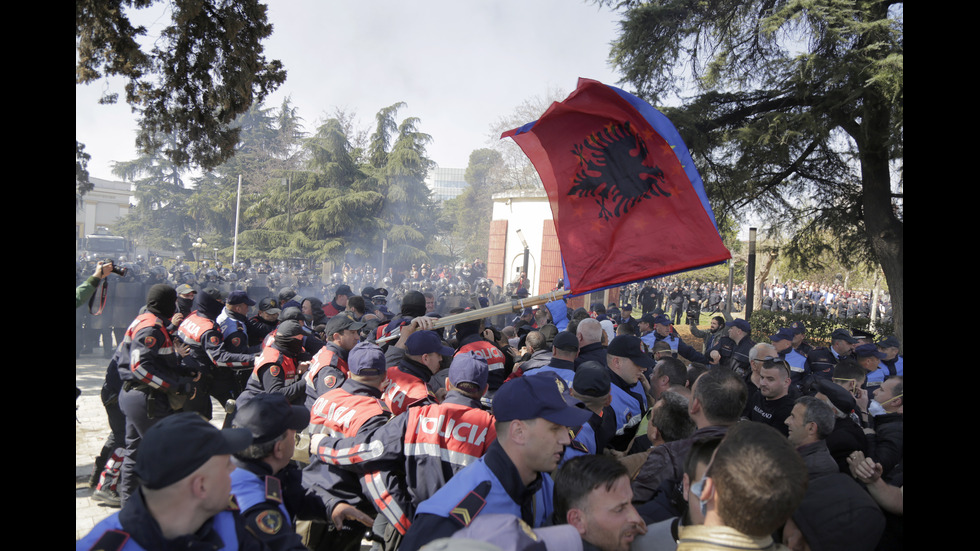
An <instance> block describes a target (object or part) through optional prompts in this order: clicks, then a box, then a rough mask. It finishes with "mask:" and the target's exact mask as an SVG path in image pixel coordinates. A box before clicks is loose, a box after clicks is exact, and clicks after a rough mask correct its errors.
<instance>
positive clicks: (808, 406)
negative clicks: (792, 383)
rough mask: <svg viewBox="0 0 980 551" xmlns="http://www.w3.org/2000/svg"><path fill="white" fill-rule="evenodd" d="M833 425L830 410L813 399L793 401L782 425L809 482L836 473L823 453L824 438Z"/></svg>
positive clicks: (824, 446)
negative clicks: (799, 458) (800, 460)
mask: <svg viewBox="0 0 980 551" xmlns="http://www.w3.org/2000/svg"><path fill="white" fill-rule="evenodd" d="M834 422H835V418H834V410H833V408H831V407H830V405H829V404H827V403H826V402H824V401H823V400H821V399H819V398H816V397H813V396H803V397H800V398H799V399H797V400H796V403H795V404H794V405H793V411H792V413H790V415H789V417H787V418H786V420H785V421H784V423H785V424H786V426H787V427H788V428H789V436H788V438H789V443H790V444H793V446H794V447H795V448H796V451H797V452H799V454H800V456H802V457H803V462H804V463H806V470H807V473H808V475H809V477H810V480H813V479H814V478H818V477H821V476H824V475H828V474H834V473H839V472H840V469H839V468H838V466H837V462H836V461H834V458H833V456H831V455H830V451H829V450H828V449H827V436H828V435H830V433H831V432H832V431H833V430H834Z"/></svg>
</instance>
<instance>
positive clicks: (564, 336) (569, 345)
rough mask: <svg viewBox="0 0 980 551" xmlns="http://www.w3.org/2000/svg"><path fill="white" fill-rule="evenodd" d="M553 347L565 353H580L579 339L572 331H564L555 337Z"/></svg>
mask: <svg viewBox="0 0 980 551" xmlns="http://www.w3.org/2000/svg"><path fill="white" fill-rule="evenodd" d="M551 346H552V347H554V348H557V349H558V350H564V351H565V352H578V337H576V336H575V333H572V332H571V331H562V332H560V333H558V334H557V335H555V340H554V341H552V343H551Z"/></svg>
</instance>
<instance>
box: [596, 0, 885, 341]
mask: <svg viewBox="0 0 980 551" xmlns="http://www.w3.org/2000/svg"><path fill="white" fill-rule="evenodd" d="M600 3H603V4H615V7H616V8H617V9H619V10H621V11H622V13H623V16H624V20H623V22H622V33H621V35H620V37H619V38H618V39H617V40H616V41H615V42H614V44H613V49H612V54H611V58H612V60H613V62H614V64H615V65H616V66H617V67H618V68H619V69H621V70H622V72H623V75H624V80H625V81H626V82H627V83H629V84H631V85H633V86H634V87H635V89H636V90H637V91H638V93H639V95H641V96H643V97H644V98H645V99H647V100H648V101H650V102H651V103H653V104H655V105H657V104H664V103H667V102H671V101H676V100H677V99H680V100H681V103H682V105H681V106H680V107H676V108H663V109H662V110H663V111H664V112H665V114H667V116H668V117H669V118H670V119H671V120H672V121H673V122H674V123H675V125H677V127H678V129H679V130H680V132H681V134H682V135H683V136H684V139H685V141H686V143H687V145H688V147H689V148H690V149H691V151H692V153H693V154H694V156H695V162H696V163H697V164H698V167H699V169H700V170H701V172H702V175H703V177H704V180H705V184H706V190H707V192H708V196H709V197H710V198H711V200H712V203H713V208H714V209H715V212H716V214H718V215H719V216H721V217H731V218H733V219H736V220H743V221H744V220H745V219H746V218H747V216H748V215H749V214H756V215H759V216H762V217H764V219H765V220H766V222H767V225H768V226H769V229H770V231H771V233H772V234H778V235H780V236H783V237H787V238H788V241H789V245H788V247H787V248H786V249H785V251H784V252H785V253H787V254H788V255H789V256H790V257H791V258H793V259H794V260H795V261H796V264H797V265H799V266H801V267H803V268H804V269H805V268H807V267H809V268H815V267H816V266H817V265H819V260H820V259H821V258H824V256H822V255H826V254H832V255H833V257H834V258H835V259H836V260H837V261H839V262H840V263H841V264H843V265H845V266H858V265H862V264H864V265H870V266H873V265H876V264H877V265H879V266H880V267H881V269H882V271H883V273H884V274H885V277H886V278H887V281H888V287H889V289H890V292H891V295H892V299H893V303H894V306H895V319H896V326H897V330H898V332H899V336H900V337H901V334H900V333H901V331H902V319H903V318H902V301H903V300H902V299H903V290H902V287H903V280H904V272H903V254H904V253H903V251H904V246H903V231H904V230H903V228H904V222H903V213H902V188H903V182H902V176H901V175H902V159H903V130H904V123H903V102H904V85H903V55H904V35H903V6H902V3H901V2H892V1H873V0H863V1H856V2H841V1H839V0H808V1H800V0H749V1H745V0H707V1H706V0H661V1H655V2H640V1H637V0H626V1H623V2H619V3H613V2H600ZM680 94H684V97H683V98H680V97H679V96H680Z"/></svg>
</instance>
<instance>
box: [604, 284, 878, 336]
mask: <svg viewBox="0 0 980 551" xmlns="http://www.w3.org/2000/svg"><path fill="white" fill-rule="evenodd" d="M761 292H762V297H761V301H760V305H759V307H760V309H762V310H765V311H771V312H789V313H793V314H803V315H808V316H812V317H815V318H827V319H831V320H843V319H851V318H870V317H872V313H873V312H872V310H876V311H875V312H874V314H875V317H876V318H877V319H878V320H881V322H882V323H883V324H886V325H891V323H892V322H893V312H892V306H891V301H890V299H889V296H888V294H887V293H880V294H879V296H878V301H877V303H875V300H874V297H873V296H872V293H870V292H869V291H867V290H854V289H846V288H845V287H844V286H843V285H842V284H839V283H836V284H831V285H827V284H819V283H814V282H810V281H806V280H803V281H794V282H784V283H778V284H763V285H762V288H761ZM621 296H622V297H623V298H622V301H621V303H622V304H630V305H632V306H633V307H636V308H642V309H643V311H645V312H652V311H654V310H658V309H659V310H662V311H663V312H665V313H666V314H667V315H668V316H669V317H670V319H671V320H672V321H673V322H674V323H675V324H680V323H681V322H682V321H681V320H682V317H686V319H687V320H697V319H699V316H700V314H701V312H702V311H703V312H706V313H711V314H715V313H719V312H723V311H732V312H742V311H744V309H745V299H746V294H745V288H744V286H743V285H733V286H732V291H731V303H732V304H731V308H730V309H729V308H727V302H728V301H729V298H728V289H727V287H726V285H725V284H723V283H718V282H701V281H699V280H697V279H691V278H680V277H668V278H662V279H657V280H647V281H645V282H642V283H632V284H630V285H627V286H626V287H624V288H623V290H622V295H621ZM688 323H689V321H688Z"/></svg>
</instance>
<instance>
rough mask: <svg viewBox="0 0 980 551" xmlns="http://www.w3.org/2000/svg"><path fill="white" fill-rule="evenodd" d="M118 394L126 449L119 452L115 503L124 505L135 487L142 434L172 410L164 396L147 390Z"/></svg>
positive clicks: (124, 391) (126, 391) (136, 485)
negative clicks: (124, 422)
mask: <svg viewBox="0 0 980 551" xmlns="http://www.w3.org/2000/svg"><path fill="white" fill-rule="evenodd" d="M126 386H128V385H125V386H124V387H123V391H122V392H121V393H120V394H119V409H120V410H121V411H122V412H123V414H124V415H125V416H126V447H125V451H124V452H123V464H122V475H121V480H120V481H119V500H120V503H121V504H122V505H125V504H126V499H127V498H129V496H130V495H132V494H133V493H134V492H136V489H137V488H138V487H139V484H138V482H137V480H136V472H135V470H136V454H137V451H138V449H139V445H140V442H142V440H143V435H144V434H146V431H148V430H149V429H150V427H152V426H153V425H155V424H156V423H157V422H158V421H160V420H161V419H163V418H164V417H166V416H168V415H170V414H172V413H173V412H174V410H173V409H172V408H171V407H170V402H169V400H168V399H167V396H166V394H163V393H162V392H154V391H150V390H145V391H140V390H137V389H135V388H133V389H130V390H126Z"/></svg>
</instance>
